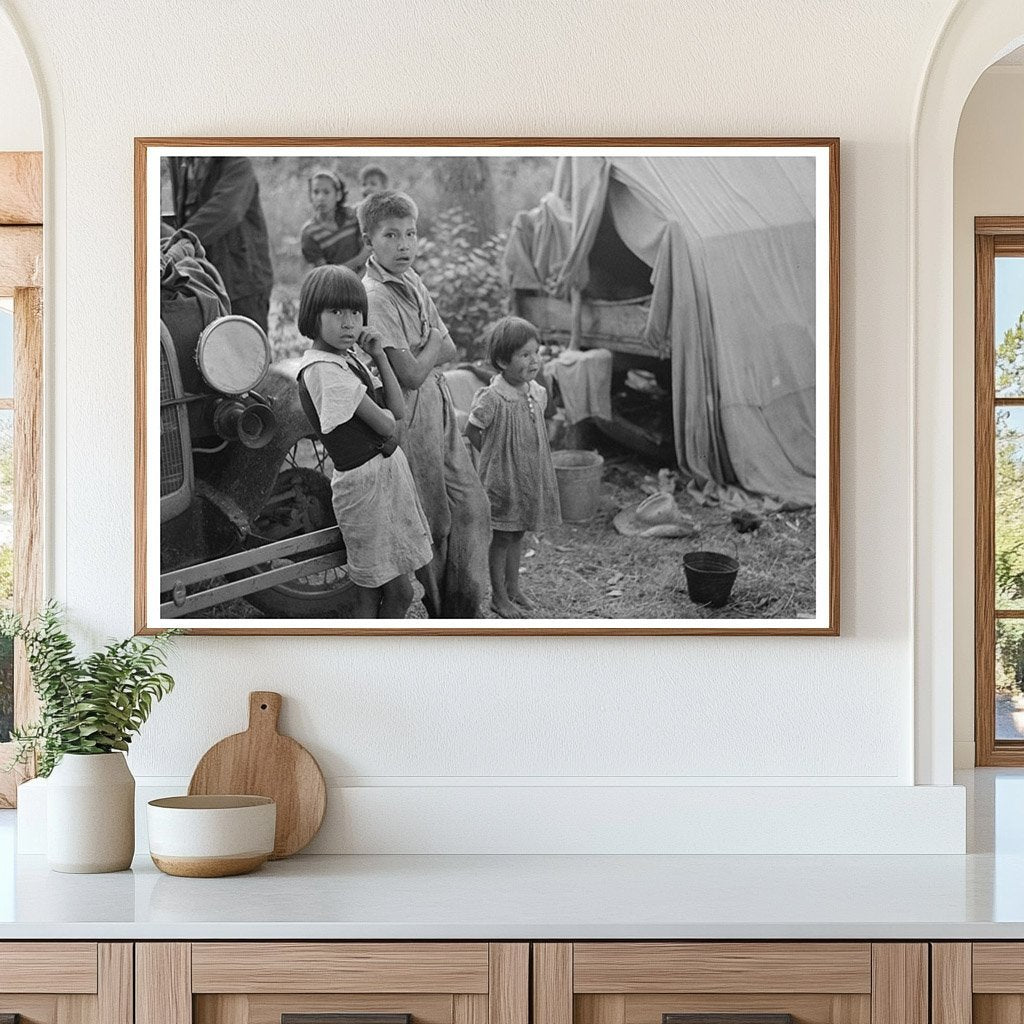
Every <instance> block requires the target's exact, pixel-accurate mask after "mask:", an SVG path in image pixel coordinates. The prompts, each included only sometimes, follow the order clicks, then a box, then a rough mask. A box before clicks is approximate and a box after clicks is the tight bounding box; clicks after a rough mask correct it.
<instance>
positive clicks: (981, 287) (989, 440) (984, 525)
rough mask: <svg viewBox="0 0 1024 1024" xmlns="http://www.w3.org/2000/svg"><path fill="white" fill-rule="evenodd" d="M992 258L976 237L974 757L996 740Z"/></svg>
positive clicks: (983, 761)
mask: <svg viewBox="0 0 1024 1024" xmlns="http://www.w3.org/2000/svg"><path fill="white" fill-rule="evenodd" d="M994 337H995V263H994V256H993V248H992V237H991V235H976V236H975V240H974V339H975V345H974V643H975V660H974V672H975V678H974V702H975V703H974V759H975V764H978V765H990V764H992V763H993V762H992V757H993V754H994V753H995V745H996V743H995V740H996V640H995V633H996V629H995V407H994V393H995V384H994V382H995V367H994V360H995V346H994V341H993V339H994Z"/></svg>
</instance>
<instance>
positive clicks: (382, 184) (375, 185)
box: [359, 164, 391, 199]
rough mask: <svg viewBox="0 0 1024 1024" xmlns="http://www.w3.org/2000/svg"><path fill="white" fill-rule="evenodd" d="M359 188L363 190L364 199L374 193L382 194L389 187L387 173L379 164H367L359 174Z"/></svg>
mask: <svg viewBox="0 0 1024 1024" xmlns="http://www.w3.org/2000/svg"><path fill="white" fill-rule="evenodd" d="M359 187H360V188H361V189H362V190H363V198H364V199H365V198H366V197H367V196H372V195H373V193H374V192H384V191H385V190H386V189H389V188H390V187H391V182H390V181H389V180H388V172H387V171H385V170H384V168H383V167H381V166H380V164H367V165H366V166H365V167H364V168H363V169H362V170H361V171H360V172H359Z"/></svg>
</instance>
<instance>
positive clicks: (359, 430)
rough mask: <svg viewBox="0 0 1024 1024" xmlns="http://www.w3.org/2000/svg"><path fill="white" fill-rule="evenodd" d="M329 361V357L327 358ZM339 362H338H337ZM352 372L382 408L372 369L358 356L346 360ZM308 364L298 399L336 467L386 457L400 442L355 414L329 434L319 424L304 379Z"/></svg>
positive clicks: (304, 368)
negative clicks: (378, 430)
mask: <svg viewBox="0 0 1024 1024" xmlns="http://www.w3.org/2000/svg"><path fill="white" fill-rule="evenodd" d="M324 362H330V360H326V359H325V360H324ZM335 365H337V364H335ZM347 365H348V367H349V368H350V369H351V370H352V372H353V373H354V374H355V375H356V376H357V377H358V378H359V380H360V381H361V382H362V383H363V384H365V385H366V393H367V394H368V395H369V396H370V397H371V398H372V399H373V400H374V401H375V402H376V403H377V405H379V406H381V408H383V403H382V402H381V400H380V395H379V394H378V392H377V388H376V387H375V386H374V383H373V378H372V377H371V376H370V374H369V371H368V370H366V368H365V367H364V366H363V365H362V364H361V363H359V362H358V361H356V360H350V361H349V362H348V363H347ZM308 368H309V367H303V368H302V370H300V371H299V401H300V402H301V403H302V411H303V412H304V413H305V414H306V419H308V420H309V422H310V425H311V426H312V427H313V429H314V430H315V431H316V432H317V436H318V437H319V438H320V440H321V441H322V442H323V445H324V447H325V448H326V449H327V454H328V455H330V457H331V461H332V462H333V463H334V468H335V469H338V470H343V471H344V470H347V469H355V468H356V467H357V466H361V465H363V463H365V462H369V461H370V459H372V458H373V457H374V456H375V455H383V456H384V457H385V458H387V457H388V456H389V455H391V454H392V453H393V452H394V450H395V449H396V448H397V447H398V442H397V441H396V440H395V438H393V437H382V436H381V435H380V434H378V433H377V431H376V430H374V429H373V428H372V427H370V426H368V425H367V424H366V423H364V422H363V420H361V419H360V418H359V417H358V416H355V415H353V416H352V418H351V419H349V420H346V421H345V422H344V423H341V424H339V425H338V426H336V427H335V428H334V429H333V430H332V431H331V432H330V433H329V434H325V433H324V432H323V428H322V427H321V426H320V416H319V414H318V413H317V411H316V406H315V405H314V404H313V399H312V398H311V397H310V394H309V389H308V388H307V387H306V382H305V381H304V380H303V379H302V375H303V373H304V372H305V371H306V370H307V369H308Z"/></svg>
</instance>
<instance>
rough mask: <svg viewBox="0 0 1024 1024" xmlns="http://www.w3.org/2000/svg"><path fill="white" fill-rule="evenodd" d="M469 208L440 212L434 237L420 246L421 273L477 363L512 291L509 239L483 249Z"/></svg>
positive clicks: (453, 331) (501, 238)
mask: <svg viewBox="0 0 1024 1024" xmlns="http://www.w3.org/2000/svg"><path fill="white" fill-rule="evenodd" d="M474 235H475V228H474V226H473V224H472V223H471V221H470V220H469V218H468V217H467V215H466V213H465V211H464V210H461V209H458V208H456V209H452V210H447V211H445V212H444V213H439V214H438V215H437V216H436V217H435V219H434V223H433V227H432V230H431V235H430V237H429V238H427V239H425V240H424V241H423V243H422V244H421V246H420V255H419V257H418V258H417V260H416V270H417V273H419V275H420V277H422V278H423V283H424V284H425V285H426V286H427V289H428V290H429V291H430V294H431V296H432V297H433V299H434V302H435V304H436V305H437V311H438V312H439V313H440V314H441V319H442V320H444V322H445V323H446V324H447V325H448V330H449V331H451V334H452V339H453V340H454V342H455V344H456V345H457V346H458V347H459V349H461V350H462V351H463V352H464V353H465V354H466V357H467V358H469V359H475V358H477V357H478V356H479V355H483V354H484V353H482V352H480V351H479V348H480V345H481V342H482V338H483V335H484V330H485V329H486V327H487V326H488V324H490V323H492V322H493V321H495V320H497V319H498V317H501V316H504V315H505V314H506V313H507V312H508V288H507V287H506V285H505V280H504V277H503V275H502V270H501V259H502V253H503V252H504V251H505V241H506V236H505V234H503V233H499V234H495V235H492V236H491V237H490V238H488V239H486V240H485V241H483V242H482V243H480V244H478V245H474V244H473V241H472V239H473V238H474Z"/></svg>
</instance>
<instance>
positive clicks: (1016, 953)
mask: <svg viewBox="0 0 1024 1024" xmlns="http://www.w3.org/2000/svg"><path fill="white" fill-rule="evenodd" d="M973 961H974V962H973V975H974V979H973V981H974V983H973V988H974V991H975V992H993V993H995V992H1007V993H1015V992H1024V942H976V943H974V956H973Z"/></svg>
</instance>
